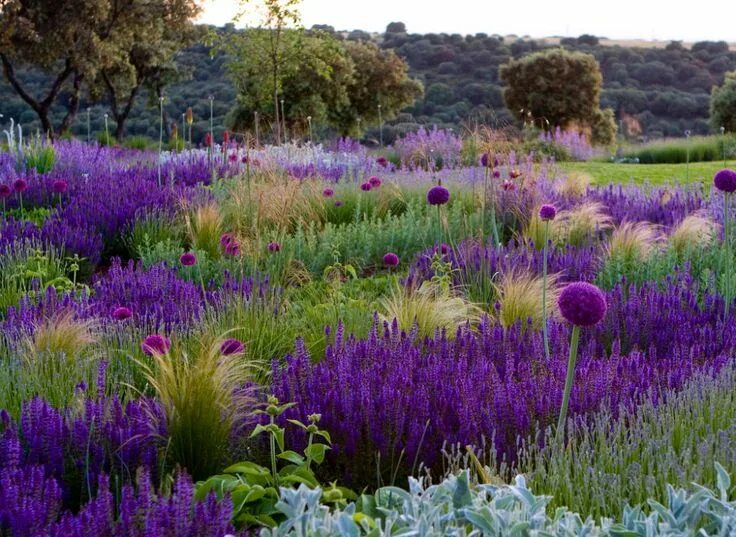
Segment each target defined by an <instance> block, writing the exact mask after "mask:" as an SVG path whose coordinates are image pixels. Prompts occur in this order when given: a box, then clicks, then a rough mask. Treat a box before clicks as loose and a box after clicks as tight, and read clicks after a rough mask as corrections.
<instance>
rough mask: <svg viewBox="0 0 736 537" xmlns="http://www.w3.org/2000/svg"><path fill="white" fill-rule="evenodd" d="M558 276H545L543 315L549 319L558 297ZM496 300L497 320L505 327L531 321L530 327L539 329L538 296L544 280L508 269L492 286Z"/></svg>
mask: <svg viewBox="0 0 736 537" xmlns="http://www.w3.org/2000/svg"><path fill="white" fill-rule="evenodd" d="M558 281H559V276H558V275H557V274H548V275H547V292H546V302H547V315H548V317H551V316H553V315H555V313H556V311H557V297H558V295H559V291H560V290H559V285H558ZM494 287H495V289H496V295H497V297H498V304H499V308H498V314H497V318H498V321H499V322H500V323H501V326H503V327H504V328H508V327H510V326H512V325H514V324H516V323H521V326H522V327H525V326H527V323H528V322H530V321H531V325H532V326H533V327H534V328H540V327H541V326H542V319H543V312H542V295H543V290H544V280H543V278H542V276H536V275H534V274H532V273H530V272H529V271H527V270H516V271H514V270H512V271H508V272H505V273H504V274H502V275H501V278H500V281H499V282H498V283H497V284H495V285H494Z"/></svg>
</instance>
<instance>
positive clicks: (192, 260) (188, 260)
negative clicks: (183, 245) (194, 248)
mask: <svg viewBox="0 0 736 537" xmlns="http://www.w3.org/2000/svg"><path fill="white" fill-rule="evenodd" d="M179 262H180V263H181V264H182V265H184V266H185V267H191V266H192V265H196V264H197V256H196V255H194V252H184V253H183V254H181V257H180V258H179Z"/></svg>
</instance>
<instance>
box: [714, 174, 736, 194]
mask: <svg viewBox="0 0 736 537" xmlns="http://www.w3.org/2000/svg"><path fill="white" fill-rule="evenodd" d="M713 184H714V185H715V187H716V188H717V189H718V190H720V191H722V192H727V193H729V194H730V193H731V192H736V171H734V170H730V169H728V168H726V169H723V170H721V171H719V172H718V173H716V175H715V177H714V178H713Z"/></svg>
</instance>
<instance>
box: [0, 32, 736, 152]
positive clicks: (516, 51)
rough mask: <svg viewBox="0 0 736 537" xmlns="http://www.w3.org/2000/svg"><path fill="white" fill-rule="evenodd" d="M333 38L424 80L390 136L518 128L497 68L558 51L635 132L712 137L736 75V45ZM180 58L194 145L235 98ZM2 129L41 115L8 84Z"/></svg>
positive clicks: (96, 122)
mask: <svg viewBox="0 0 736 537" xmlns="http://www.w3.org/2000/svg"><path fill="white" fill-rule="evenodd" d="M320 29H322V30H326V31H330V32H332V33H334V34H335V35H336V36H337V37H339V38H341V39H353V40H359V39H363V40H372V41H375V42H376V43H378V44H379V45H380V46H381V47H383V48H389V49H394V50H395V51H396V52H397V53H398V54H399V55H400V56H402V57H403V58H405V59H406V60H407V62H408V64H409V66H410V73H411V75H412V76H414V77H417V78H419V79H421V80H422V82H423V83H424V87H425V95H424V97H423V98H422V99H421V100H419V101H418V102H417V103H415V105H414V106H412V107H410V108H408V109H407V110H405V111H404V113H402V114H401V116H400V118H399V120H398V121H397V122H395V124H394V125H392V126H387V127H386V130H385V138H386V139H387V140H390V139H391V138H392V137H393V136H395V135H396V134H397V133H399V132H403V131H405V130H407V129H412V128H416V127H417V126H418V125H434V124H436V125H438V126H443V127H452V128H455V129H461V128H462V127H463V125H464V124H466V123H468V122H473V121H480V122H483V123H491V124H497V125H503V124H506V123H507V122H509V121H511V118H510V115H509V113H508V111H507V110H506V109H505V106H504V103H503V94H502V91H503V88H502V85H501V83H500V81H499V79H498V67H499V66H500V65H501V64H503V63H505V62H506V61H508V60H509V58H518V57H520V56H523V55H525V54H528V53H530V52H534V51H536V50H540V49H542V48H545V47H550V46H563V47H565V48H569V49H573V50H579V51H583V52H589V53H591V54H593V55H594V56H595V57H596V58H597V59H598V62H599V63H600V65H601V70H602V72H603V78H604V83H603V92H602V96H601V104H602V106H603V107H611V108H613V109H614V110H615V112H616V116H617V118H619V120H622V121H623V122H624V123H625V124H626V125H627V126H628V130H629V132H632V133H634V134H635V133H636V132H637V130H640V132H641V133H642V134H643V135H645V136H649V137H658V136H681V135H682V134H683V133H684V131H685V130H690V131H692V132H693V133H706V132H708V130H709V126H708V104H709V96H710V90H711V88H712V87H713V86H714V85H718V84H721V83H722V82H723V77H724V73H725V72H727V71H731V70H736V44H728V43H726V42H710V41H706V42H697V43H680V42H657V41H645V40H641V41H639V40H637V41H620V40H608V39H605V38H597V37H594V36H590V35H583V36H580V37H578V38H562V37H547V38H537V39H532V38H529V37H526V36H525V37H517V36H499V35H486V34H475V35H467V36H462V35H459V34H412V33H407V32H406V31H403V30H404V28H403V25H402V24H401V23H392V24H391V25H389V28H388V30H389V31H387V32H386V33H383V34H369V33H367V32H362V31H360V30H354V31H349V32H336V31H334V30H333V29H332V28H330V27H328V26H320ZM180 61H181V62H182V63H184V64H186V65H188V66H190V68H191V70H192V73H193V75H192V79H191V80H189V81H186V82H183V83H180V84H177V85H175V86H171V87H169V88H168V90H167V92H166V93H167V96H168V99H167V102H166V113H167V116H168V118H169V121H177V122H179V123H180V122H181V114H182V113H184V111H185V110H186V107H187V106H193V107H194V113H195V117H196V119H197V120H198V121H197V123H195V128H194V138H195V140H198V139H201V137H202V136H203V134H204V132H205V130H206V129H207V124H208V120H209V102H208V100H207V97H208V96H209V95H214V96H215V102H214V116H215V124H216V125H222V122H223V119H224V116H225V114H226V113H227V111H228V110H229V109H230V107H231V106H232V104H233V102H234V99H235V94H234V91H233V89H232V86H231V84H230V82H229V80H228V78H227V76H226V73H225V71H224V67H223V65H224V61H225V58H223V57H222V56H218V57H215V58H214V59H213V58H211V57H210V54H209V50H208V49H207V48H206V47H205V46H203V45H197V46H194V47H191V48H189V49H187V50H184V51H182V52H181V54H180ZM21 73H22V75H21V76H22V78H24V79H26V80H28V81H29V82H30V83H31V84H32V86H33V85H38V84H40V83H42V82H43V81H44V80H45V78H46V77H45V76H44V74H43V73H39V72H37V71H34V70H21ZM148 104H150V103H147V102H146V99H145V98H143V99H141V100H140V101H139V103H138V105H137V107H136V110H135V112H134V114H133V115H132V117H131V119H130V120H129V124H128V127H129V130H128V132H129V134H137V135H145V136H149V137H151V138H158V112H157V110H156V109H155V108H150V107H148V106H147V105H148ZM87 106H90V107H91V124H92V131H93V135H94V133H99V132H100V131H102V130H103V128H104V122H103V114H104V106H103V105H102V104H92V105H88V104H87V103H83V105H82V109H81V112H80V114H79V117H78V119H77V122H76V124H75V125H74V128H73V131H74V133H75V134H76V135H78V136H82V137H84V136H85V135H86V112H85V109H86V108H87ZM0 114H3V115H4V116H5V117H4V118H2V119H0V124H3V125H4V123H3V122H6V121H7V119H8V118H9V117H14V118H16V120H18V119H19V120H20V121H21V123H22V124H23V125H24V126H25V127H26V130H27V131H28V129H31V130H33V129H34V128H36V125H37V124H36V122H35V118H34V114H33V112H32V111H31V110H30V109H29V108H28V107H27V106H26V105H25V104H24V103H23V102H22V101H21V100H20V98H19V97H17V95H16V94H15V93H14V92H13V91H12V90H11V88H10V87H9V86H8V85H7V84H6V83H5V81H4V80H2V81H0Z"/></svg>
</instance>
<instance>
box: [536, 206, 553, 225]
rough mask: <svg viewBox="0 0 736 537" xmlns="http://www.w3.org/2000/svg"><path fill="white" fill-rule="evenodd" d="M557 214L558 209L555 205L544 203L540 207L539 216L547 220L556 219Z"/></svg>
mask: <svg viewBox="0 0 736 537" xmlns="http://www.w3.org/2000/svg"><path fill="white" fill-rule="evenodd" d="M555 216H557V209H556V208H555V206H554V205H542V207H541V208H540V209H539V218H540V219H542V220H543V221H545V222H548V221H550V220H554V219H555Z"/></svg>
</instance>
